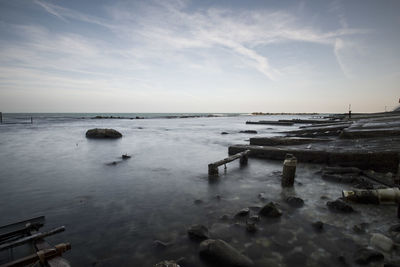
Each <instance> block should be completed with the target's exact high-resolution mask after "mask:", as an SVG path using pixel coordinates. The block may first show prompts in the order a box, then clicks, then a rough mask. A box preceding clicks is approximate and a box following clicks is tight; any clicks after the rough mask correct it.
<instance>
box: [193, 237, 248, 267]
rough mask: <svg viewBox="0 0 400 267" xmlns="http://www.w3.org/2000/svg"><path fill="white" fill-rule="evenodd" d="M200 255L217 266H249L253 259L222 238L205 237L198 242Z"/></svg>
mask: <svg viewBox="0 0 400 267" xmlns="http://www.w3.org/2000/svg"><path fill="white" fill-rule="evenodd" d="M199 254H200V256H201V257H202V258H203V259H205V260H207V261H209V262H212V263H215V264H218V266H232V267H233V266H235V267H250V266H253V265H254V264H253V261H252V260H250V259H249V258H248V257H246V256H244V255H243V254H241V253H240V252H239V251H238V250H236V249H235V248H234V247H232V246H231V245H229V244H228V243H226V242H225V241H223V240H220V239H217V240H214V239H207V240H204V241H203V242H201V243H200V249H199Z"/></svg>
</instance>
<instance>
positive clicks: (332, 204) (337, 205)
mask: <svg viewBox="0 0 400 267" xmlns="http://www.w3.org/2000/svg"><path fill="white" fill-rule="evenodd" d="M326 205H327V206H328V208H329V209H330V210H331V211H335V212H342V213H350V212H354V209H353V207H352V206H350V205H349V204H347V203H346V202H344V201H343V200H340V199H337V200H335V201H328V202H326Z"/></svg>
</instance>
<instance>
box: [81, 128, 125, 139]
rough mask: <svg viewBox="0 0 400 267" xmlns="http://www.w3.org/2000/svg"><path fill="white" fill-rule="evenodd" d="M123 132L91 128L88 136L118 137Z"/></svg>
mask: <svg viewBox="0 0 400 267" xmlns="http://www.w3.org/2000/svg"><path fill="white" fill-rule="evenodd" d="M121 137H122V134H121V133H120V132H118V131H116V130H114V129H100V128H95V129H90V130H88V131H87V132H86V138H94V139H117V138H121Z"/></svg>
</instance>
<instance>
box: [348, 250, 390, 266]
mask: <svg viewBox="0 0 400 267" xmlns="http://www.w3.org/2000/svg"><path fill="white" fill-rule="evenodd" d="M384 258H385V257H384V256H383V254H382V253H380V252H379V251H376V250H374V249H371V248H360V249H358V250H357V251H356V252H355V254H354V261H355V262H356V263H358V264H368V263H370V262H372V261H382V260H383V259H384Z"/></svg>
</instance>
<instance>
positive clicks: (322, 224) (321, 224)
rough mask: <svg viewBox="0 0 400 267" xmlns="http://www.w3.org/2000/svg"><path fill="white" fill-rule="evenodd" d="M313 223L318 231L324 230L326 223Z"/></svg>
mask: <svg viewBox="0 0 400 267" xmlns="http://www.w3.org/2000/svg"><path fill="white" fill-rule="evenodd" d="M311 225H312V227H313V228H314V229H315V231H317V232H322V230H324V223H323V222H321V221H316V222H313V223H312V224H311Z"/></svg>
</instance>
